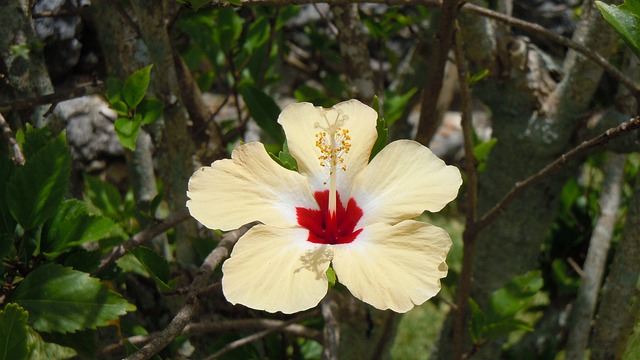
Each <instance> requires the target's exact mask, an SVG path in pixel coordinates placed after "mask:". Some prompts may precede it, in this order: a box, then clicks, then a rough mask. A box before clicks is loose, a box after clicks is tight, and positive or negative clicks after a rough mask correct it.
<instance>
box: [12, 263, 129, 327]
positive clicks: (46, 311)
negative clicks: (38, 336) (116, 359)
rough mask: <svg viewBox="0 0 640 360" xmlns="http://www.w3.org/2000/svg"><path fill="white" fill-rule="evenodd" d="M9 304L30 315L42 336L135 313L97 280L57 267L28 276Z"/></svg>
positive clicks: (40, 269) (40, 270) (96, 324)
mask: <svg viewBox="0 0 640 360" xmlns="http://www.w3.org/2000/svg"><path fill="white" fill-rule="evenodd" d="M12 300H13V301H14V302H15V303H17V304H19V305H20V306H22V307H23V308H25V309H26V310H27V311H28V312H29V322H30V323H31V326H33V328H34V329H36V330H38V331H44V332H51V331H57V332H63V333H66V332H75V331H77V330H85V329H95V328H96V327H98V326H105V325H108V322H109V321H111V320H115V319H117V318H118V317H119V316H121V315H124V314H125V313H126V312H127V311H134V310H135V306H133V305H131V304H129V303H127V301H126V300H125V299H123V298H122V297H121V296H120V295H119V294H117V293H115V292H113V291H111V290H109V288H108V287H107V286H106V285H104V284H102V283H100V280H98V279H95V278H92V277H90V276H89V274H87V273H83V272H80V271H76V270H73V269H71V268H65V267H62V266H60V265H57V264H45V265H42V266H40V267H39V268H37V269H35V270H34V271H32V272H31V273H29V274H28V275H27V276H26V277H25V278H24V280H23V281H22V282H21V283H20V285H18V288H17V289H16V291H15V293H14V296H13V299H12Z"/></svg>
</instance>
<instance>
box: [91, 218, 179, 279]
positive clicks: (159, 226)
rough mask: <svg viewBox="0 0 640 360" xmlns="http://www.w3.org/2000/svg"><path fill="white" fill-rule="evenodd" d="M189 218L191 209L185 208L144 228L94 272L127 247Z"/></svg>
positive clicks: (103, 267) (138, 243)
mask: <svg viewBox="0 0 640 360" xmlns="http://www.w3.org/2000/svg"><path fill="white" fill-rule="evenodd" d="M187 219H189V210H187V208H184V209H182V210H180V211H176V212H175V213H173V214H171V215H169V216H167V217H166V218H165V219H164V220H162V221H160V222H158V223H156V224H154V225H153V226H151V227H150V228H147V229H144V230H142V231H141V232H139V233H137V234H136V235H134V236H132V237H131V238H130V239H129V240H127V241H125V242H124V243H122V244H120V245H118V246H117V247H115V248H114V249H113V250H111V252H110V253H109V254H108V255H107V256H106V257H105V258H104V259H103V260H102V262H100V266H98V269H97V270H96V271H95V272H94V274H97V273H100V272H101V271H103V270H104V269H105V268H106V267H107V266H109V265H111V264H112V263H113V262H114V261H116V260H117V259H119V258H120V257H122V256H123V255H124V254H125V253H126V251H127V249H130V248H132V247H136V246H140V245H142V244H144V243H146V242H147V241H150V240H151V239H153V238H154V237H156V236H158V235H160V234H162V233H164V232H166V231H167V230H169V229H171V228H172V227H174V226H176V225H177V224H180V223H181V222H183V221H185V220H187Z"/></svg>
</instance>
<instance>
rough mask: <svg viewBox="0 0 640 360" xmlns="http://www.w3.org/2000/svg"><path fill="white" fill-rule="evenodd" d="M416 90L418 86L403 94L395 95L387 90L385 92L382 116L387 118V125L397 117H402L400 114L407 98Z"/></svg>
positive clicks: (407, 101)
mask: <svg viewBox="0 0 640 360" xmlns="http://www.w3.org/2000/svg"><path fill="white" fill-rule="evenodd" d="M417 92H418V88H413V89H411V90H409V91H407V92H406V93H404V94H403V95H397V94H394V93H391V92H389V91H387V92H385V100H384V103H383V106H384V117H385V118H386V119H387V123H388V124H389V126H391V125H393V124H394V123H395V122H396V121H398V119H400V118H401V117H402V114H403V113H404V111H405V108H406V107H407V104H409V100H411V98H412V97H413V95H415V94H416V93H417Z"/></svg>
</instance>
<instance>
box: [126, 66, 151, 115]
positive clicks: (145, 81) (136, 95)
mask: <svg viewBox="0 0 640 360" xmlns="http://www.w3.org/2000/svg"><path fill="white" fill-rule="evenodd" d="M152 66H153V65H148V66H145V67H143V68H142V69H140V70H138V71H135V72H134V73H133V74H131V75H130V76H129V77H128V78H127V80H126V81H125V82H124V85H123V86H122V100H124V102H125V103H127V105H129V108H131V109H135V108H136V107H137V106H138V104H140V102H141V101H142V99H143V98H144V95H145V94H146V93H147V88H148V87H149V80H150V79H151V67H152Z"/></svg>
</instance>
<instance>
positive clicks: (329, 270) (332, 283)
mask: <svg viewBox="0 0 640 360" xmlns="http://www.w3.org/2000/svg"><path fill="white" fill-rule="evenodd" d="M327 279H328V280H329V287H334V286H336V272H335V270H333V268H332V267H331V266H329V267H328V268H327Z"/></svg>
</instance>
